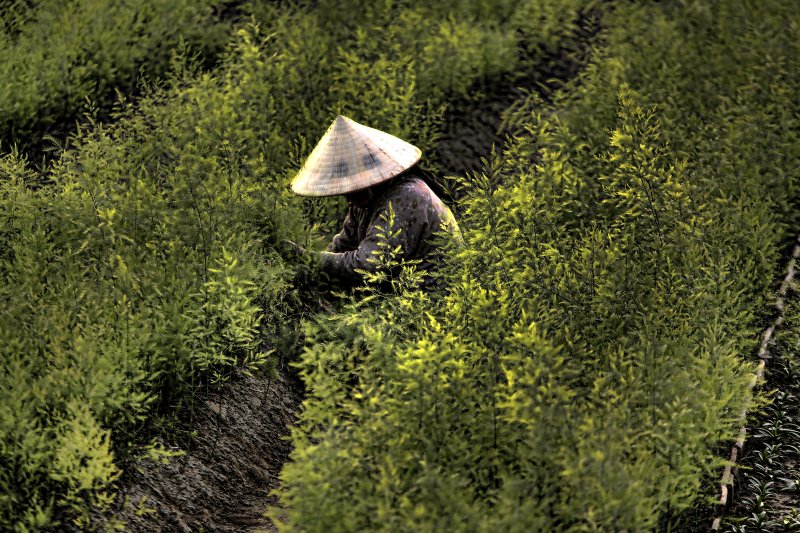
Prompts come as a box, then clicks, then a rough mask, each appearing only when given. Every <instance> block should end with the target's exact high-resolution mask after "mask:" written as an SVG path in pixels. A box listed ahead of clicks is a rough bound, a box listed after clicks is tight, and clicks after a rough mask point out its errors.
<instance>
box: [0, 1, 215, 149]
mask: <svg viewBox="0 0 800 533" xmlns="http://www.w3.org/2000/svg"><path fill="white" fill-rule="evenodd" d="M220 4H221V3H220V2H217V1H215V0H203V1H200V2H197V1H187V0H182V1H179V2H174V1H169V2H165V1H163V0H136V1H134V2H123V3H119V2H113V1H108V0H79V1H70V2H60V1H53V0H42V1H38V2H21V1H19V2H17V1H14V2H11V5H10V6H9V7H8V9H5V8H4V9H3V12H2V13H0V30H3V31H0V80H2V81H0V110H1V111H0V140H2V141H3V144H4V145H5V146H9V145H13V144H17V145H19V146H20V148H22V149H25V150H27V149H30V148H36V147H37V146H38V144H39V143H41V142H42V137H43V135H45V134H47V133H48V132H50V133H56V134H60V135H64V133H65V132H64V130H65V129H66V130H71V129H72V128H71V126H70V124H71V123H72V122H74V121H75V120H76V119H77V118H78V117H79V114H80V111H81V109H82V108H84V107H85V106H87V104H90V105H95V106H100V107H101V108H103V109H108V108H110V107H111V104H112V103H113V100H114V99H115V91H120V92H123V93H129V92H131V91H133V90H134V89H135V88H136V84H137V82H138V80H139V79H140V77H141V75H142V74H144V75H145V76H148V77H152V78H160V77H162V76H164V75H165V74H166V73H167V71H168V70H169V66H170V64H169V61H170V56H171V55H172V53H173V50H175V49H176V48H178V47H180V46H188V47H191V48H193V49H196V50H198V51H200V52H201V53H203V55H204V56H205V57H208V58H212V57H213V56H214V55H215V54H216V53H218V52H219V51H221V49H222V47H223V46H224V44H225V42H226V40H227V39H228V33H229V31H230V26H229V25H228V24H226V23H224V22H221V21H219V20H217V19H216V18H215V15H214V9H215V8H218V7H219V6H220ZM65 126H66V127H65Z"/></svg>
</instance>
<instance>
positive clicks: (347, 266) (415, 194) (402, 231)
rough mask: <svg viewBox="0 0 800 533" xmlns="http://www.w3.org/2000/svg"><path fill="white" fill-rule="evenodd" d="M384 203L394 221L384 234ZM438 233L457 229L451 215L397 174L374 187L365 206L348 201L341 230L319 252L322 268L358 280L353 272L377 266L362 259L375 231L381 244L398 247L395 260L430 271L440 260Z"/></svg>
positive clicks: (370, 250) (374, 245)
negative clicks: (375, 190)
mask: <svg viewBox="0 0 800 533" xmlns="http://www.w3.org/2000/svg"><path fill="white" fill-rule="evenodd" d="M390 205H391V207H392V209H393V211H394V224H393V226H392V228H391V229H390V231H388V232H387V219H388V216H389V206H390ZM397 230H399V231H397ZM442 231H449V232H457V231H458V225H457V224H456V220H455V218H454V217H453V213H452V212H451V211H450V209H449V208H448V207H447V206H446V205H444V203H443V202H442V201H441V200H440V199H439V197H438V196H436V194H435V193H434V192H433V191H432V190H431V189H430V187H428V185H427V184H426V183H425V182H424V181H423V180H422V179H420V178H419V177H417V176H414V175H408V176H401V177H399V178H395V179H394V180H392V181H391V182H389V184H388V185H387V186H386V187H385V188H380V189H379V190H378V192H377V194H376V197H375V199H374V200H373V201H372V202H371V204H370V205H368V206H367V207H364V208H359V207H356V206H353V205H352V204H351V205H350V207H349V209H348V211H347V216H346V217H345V220H344V227H343V228H342V231H341V232H339V234H338V235H336V236H335V237H334V238H333V241H331V243H330V244H329V245H328V251H327V252H323V253H322V258H321V262H322V268H323V269H324V270H326V271H327V272H329V273H331V274H334V275H337V276H340V277H343V278H349V279H353V280H360V279H361V275H360V274H358V273H357V272H356V270H357V269H361V270H366V271H370V272H374V271H375V270H376V268H377V265H375V264H374V263H373V262H370V261H368V259H369V258H370V257H372V256H373V254H375V252H376V251H379V250H380V248H381V247H380V246H379V245H378V243H379V242H380V241H381V234H384V235H387V234H388V235H389V238H388V239H385V242H387V243H388V244H389V247H390V248H391V249H394V248H395V247H399V252H398V254H397V257H396V259H398V260H400V259H404V260H414V259H418V260H420V263H419V265H418V266H417V268H418V269H421V270H424V271H427V272H430V271H432V270H434V269H435V268H436V266H437V265H438V264H439V263H440V262H441V259H442V258H441V255H440V253H439V252H438V250H437V246H436V241H437V237H436V234H437V233H440V232H442Z"/></svg>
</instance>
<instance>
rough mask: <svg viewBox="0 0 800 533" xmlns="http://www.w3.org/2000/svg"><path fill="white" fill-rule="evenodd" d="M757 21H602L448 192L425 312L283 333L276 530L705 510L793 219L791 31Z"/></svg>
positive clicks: (734, 15) (774, 8)
mask: <svg viewBox="0 0 800 533" xmlns="http://www.w3.org/2000/svg"><path fill="white" fill-rule="evenodd" d="M767 4H768V7H767V5H765V4H764V3H763V2H759V3H756V2H727V3H725V2H723V3H713V4H710V3H708V2H702V1H697V2H692V1H688V2H680V3H667V4H666V5H664V4H663V3H659V4H656V3H653V4H649V3H648V4H644V5H640V6H633V5H630V4H620V5H618V6H616V9H615V11H614V12H613V14H609V15H608V16H607V17H606V19H604V24H605V25H606V26H607V29H606V31H605V33H604V35H603V40H604V41H605V42H606V46H607V48H605V49H604V50H602V51H598V54H599V55H598V56H597V58H596V59H595V61H594V62H593V63H592V64H591V65H590V66H589V68H588V69H587V70H586V72H585V73H584V74H583V75H582V76H581V77H580V78H579V79H578V80H576V81H575V82H574V83H572V84H571V85H570V86H568V89H569V90H568V91H566V92H564V93H562V95H563V96H561V97H560V98H558V99H556V102H555V103H554V104H553V105H552V106H545V105H544V104H542V103H541V102H538V101H537V100H536V99H535V98H531V101H530V102H528V103H527V104H526V105H522V106H520V108H519V109H518V111H517V112H516V113H515V114H514V115H513V116H511V117H509V123H510V124H512V125H513V127H514V131H515V135H514V139H513V140H512V142H510V144H509V145H508V147H507V148H506V150H505V151H504V152H503V153H502V154H501V155H500V156H499V157H497V158H494V159H492V160H491V161H487V165H486V169H485V171H484V172H482V173H480V174H478V175H475V176H468V177H466V178H462V179H460V184H461V185H462V187H463V189H464V197H463V200H462V202H461V204H460V206H459V211H460V218H459V224H460V226H461V229H462V232H463V237H464V242H463V243H457V242H454V243H452V244H451V252H450V255H451V257H452V260H451V261H450V264H449V266H448V272H447V274H446V276H445V278H444V280H443V282H444V283H445V285H446V290H445V291H444V294H434V295H427V294H424V293H420V292H419V291H416V290H410V289H409V290H400V291H398V292H397V293H396V294H393V295H392V294H390V295H383V296H376V297H374V298H373V299H371V300H370V301H369V302H367V303H366V304H365V303H358V304H356V303H351V304H349V306H348V307H345V309H344V310H343V312H342V313H341V314H339V315H336V316H333V317H330V318H329V319H320V320H317V321H315V322H313V323H310V324H309V325H308V326H307V328H308V331H307V334H308V338H309V344H308V345H307V348H306V350H305V352H304V354H303V356H302V360H301V362H300V363H299V365H300V369H301V374H302V375H303V377H304V379H305V380H306V383H307V384H308V386H309V389H310V394H309V398H308V399H307V400H306V403H305V410H304V412H303V415H302V418H301V423H300V425H299V427H298V428H297V429H296V430H295V431H294V442H295V445H296V450H295V452H294V456H293V462H291V463H289V464H288V465H287V466H286V467H285V469H284V473H283V481H284V487H283V489H282V491H281V494H282V497H283V503H284V505H283V508H282V510H281V512H282V513H288V523H287V524H285V527H286V528H287V529H302V530H306V531H362V530H369V531H372V530H386V531H551V530H576V531H587V530H592V531H618V530H629V531H640V530H652V529H655V528H657V527H666V526H667V525H668V524H669V523H670V521H671V520H672V519H673V517H674V516H675V514H676V513H678V512H680V511H681V510H683V509H686V508H687V507H688V506H691V505H692V504H693V503H695V502H697V501H698V499H700V498H702V497H703V496H704V494H705V493H704V492H703V487H702V481H703V479H704V478H706V477H707V476H710V475H716V474H717V472H716V470H715V467H718V466H720V465H721V463H722V460H721V459H720V458H717V457H716V456H715V455H714V452H713V450H714V446H715V445H716V444H717V443H719V442H720V441H724V440H725V439H728V438H730V437H731V436H732V433H733V431H734V430H735V428H734V427H733V426H734V425H735V422H736V419H737V417H738V415H739V413H740V412H741V409H742V408H743V406H744V405H745V403H746V402H747V400H748V398H747V395H746V389H747V382H748V380H749V379H750V373H751V372H752V369H753V365H752V364H750V363H747V362H746V360H745V357H746V356H747V354H749V353H751V351H752V350H753V348H754V347H755V345H756V341H757V333H758V331H759V329H760V328H759V320H758V316H756V315H754V313H755V312H758V311H759V310H760V309H763V308H764V304H765V303H766V301H767V300H768V298H769V288H770V284H771V282H772V279H773V276H774V274H775V272H776V263H777V257H778V254H777V250H778V248H779V246H780V245H781V243H782V242H783V240H784V239H785V238H786V237H787V231H786V226H785V225H784V221H786V223H792V224H796V222H797V215H796V209H793V208H792V206H795V205H796V203H797V201H798V195H797V187H798V170H800V148H799V147H800V143H798V138H797V136H798V131H800V130H798V123H797V121H798V117H799V116H800V109H798V106H800V101H798V100H797V99H796V98H794V95H796V94H797V93H798V91H800V76H799V75H798V73H800V64H798V59H797V58H800V49H798V46H800V45H799V44H798V43H800V35H798V28H799V27H800V20H798V12H797V10H796V6H794V2H791V1H788V0H785V1H781V0H775V1H772V2H768V3H767ZM779 221H781V222H779ZM706 495H708V496H711V492H710V491H709V492H708V493H707V494H706Z"/></svg>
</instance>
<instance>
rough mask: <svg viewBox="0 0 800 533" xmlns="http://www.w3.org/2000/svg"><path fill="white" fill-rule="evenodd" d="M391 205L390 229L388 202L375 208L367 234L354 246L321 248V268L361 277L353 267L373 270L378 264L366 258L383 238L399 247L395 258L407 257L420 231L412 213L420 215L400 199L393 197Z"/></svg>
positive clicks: (342, 275) (357, 278)
mask: <svg viewBox="0 0 800 533" xmlns="http://www.w3.org/2000/svg"><path fill="white" fill-rule="evenodd" d="M392 208H393V210H394V224H393V225H392V228H391V231H387V229H388V228H387V221H388V218H389V205H388V203H387V204H386V205H385V206H381V207H380V208H378V209H376V210H375V213H374V214H373V216H372V220H371V221H370V226H369V229H368V230H367V234H366V236H365V237H364V239H363V240H362V241H361V242H360V243H359V244H358V247H357V248H356V249H354V250H349V251H345V252H339V253H332V252H322V256H321V257H320V263H321V267H322V269H323V270H325V271H327V272H329V273H331V274H333V275H336V276H339V277H343V278H349V279H355V280H360V279H361V274H359V273H358V272H356V270H365V271H367V272H375V271H376V269H377V268H378V265H376V264H375V262H374V260H373V261H370V260H369V259H370V258H371V257H373V255H374V254H375V252H377V251H379V250H380V248H381V247H380V246H378V243H379V242H380V241H381V240H382V239H384V238H385V239H386V242H387V243H388V245H389V248H390V249H394V248H396V247H398V246H399V247H400V250H399V255H398V257H397V259H407V258H408V257H409V256H410V255H411V253H412V252H413V250H414V249H415V247H416V241H417V238H418V236H419V233H420V231H419V230H420V228H419V225H418V224H413V223H412V221H414V220H415V217H414V215H415V214H416V215H417V216H419V213H413V212H411V211H412V206H411V205H410V204H409V203H407V202H404V201H403V199H397V198H395V199H392ZM382 235H383V237H382Z"/></svg>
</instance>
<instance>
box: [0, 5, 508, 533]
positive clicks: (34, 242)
mask: <svg viewBox="0 0 800 533" xmlns="http://www.w3.org/2000/svg"><path fill="white" fill-rule="evenodd" d="M14 5H15V6H17V5H18V4H17V3H15V4H14ZM19 5H22V4H19ZM213 5H214V4H209V3H200V4H197V3H192V4H191V6H190V5H189V4H186V5H183V4H178V5H177V6H176V5H175V4H174V3H172V4H170V6H169V10H170V12H169V13H165V12H163V10H164V9H167V6H166V4H164V5H162V4H161V3H152V2H144V3H142V2H140V3H135V4H126V5H125V6H116V4H114V5H113V6H112V5H111V4H105V3H97V2H73V3H68V4H65V5H63V6H62V5H60V4H59V6H58V7H57V8H56V7H54V6H52V7H53V9H49V10H48V9H46V8H47V7H48V6H49V4H47V3H46V2H45V3H41V4H40V5H39V7H38V8H37V9H36V10H33V11H30V12H26V11H25V10H24V9H21V10H17V11H14V13H16V14H17V15H19V16H17V15H14V16H15V17H16V18H14V19H13V20H12V18H10V17H11V15H9V16H8V17H7V18H4V24H5V26H4V27H5V28H6V33H5V34H4V36H3V37H2V38H3V39H5V41H4V42H5V43H7V44H8V45H9V46H8V47H6V48H4V49H3V50H4V53H6V54H9V55H8V56H7V60H5V61H3V60H0V65H4V67H0V68H6V69H7V70H8V72H11V70H12V65H14V64H16V63H14V61H15V60H16V59H13V58H12V56H11V55H10V54H12V53H13V54H16V55H15V56H14V57H18V58H20V60H21V61H28V62H29V63H30V64H31V65H38V68H37V69H34V70H26V69H27V67H26V68H23V69H16V67H14V69H16V70H14V72H16V73H18V74H19V76H17V77H15V76H7V77H5V78H4V79H5V81H6V83H7V84H8V83H11V84H12V85H13V87H11V86H9V87H11V88H10V89H9V90H6V91H2V93H3V94H4V95H5V96H6V97H7V98H12V99H17V100H14V102H16V103H14V104H13V105H8V106H6V105H1V106H0V109H3V110H7V109H10V110H11V111H12V113H13V118H7V122H6V123H5V124H6V125H5V126H3V128H4V130H5V131H11V133H10V134H9V135H11V137H12V138H19V139H23V140H24V139H28V138H29V137H28V135H29V134H30V133H31V131H33V129H35V128H39V127H45V128H46V127H48V124H47V120H50V118H48V117H60V116H64V115H62V112H63V113H67V114H69V113H74V112H75V110H76V109H77V106H79V105H81V103H82V102H83V99H84V97H85V96H89V97H90V98H97V99H98V100H100V99H101V98H102V97H101V96H100V95H102V94H105V91H106V90H107V89H110V88H112V87H117V88H119V87H123V88H124V87H125V86H126V84H128V83H132V80H133V79H134V74H135V70H136V68H138V65H139V63H140V62H142V61H143V60H144V59H143V58H144V55H145V54H149V53H154V52H153V51H154V50H155V49H158V50H159V51H158V52H157V53H155V55H154V57H153V63H152V64H150V63H148V65H149V66H148V69H150V70H148V72H149V73H153V74H154V73H156V72H165V70H164V69H166V68H167V67H166V64H167V63H168V64H169V69H170V74H169V75H167V76H166V77H165V79H164V80H163V81H161V82H153V83H151V84H145V85H143V86H142V91H143V92H144V94H143V96H142V97H141V98H137V99H135V100H126V99H125V98H124V97H120V98H119V100H118V102H117V103H116V104H115V105H114V106H113V108H111V109H110V110H107V111H103V112H102V113H101V115H102V117H99V116H98V115H95V114H93V113H92V112H91V111H90V112H89V113H87V115H86V120H85V123H84V124H83V125H82V126H80V127H79V128H78V129H77V131H76V132H75V133H74V134H73V135H71V136H70V137H69V138H68V139H66V140H65V141H63V146H62V149H61V151H60V152H59V153H58V154H57V157H55V158H54V159H53V160H52V161H51V162H50V163H49V164H48V166H47V167H46V168H44V169H43V170H41V171H39V170H34V169H32V168H31V166H30V165H29V164H28V162H27V161H26V158H25V156H24V155H21V153H20V151H19V150H13V151H12V152H11V153H9V154H6V155H5V156H3V157H2V158H0V275H1V276H2V280H3V283H2V284H0V352H2V354H1V357H0V385H2V387H1V388H0V391H2V392H0V461H1V462H2V463H3V464H4V465H8V466H7V467H5V468H4V469H3V470H2V471H0V494H1V496H0V527H3V528H16V529H25V528H28V529H39V528H43V527H48V526H50V527H52V526H54V525H56V524H55V523H54V521H55V520H56V517H57V516H58V517H64V518H65V519H68V520H73V521H74V523H75V524H76V525H77V526H79V527H85V528H90V527H92V526H94V525H95V524H91V523H90V520H89V516H90V514H89V512H88V510H89V509H90V508H91V507H92V506H101V507H102V506H103V505H105V504H107V503H108V501H109V499H110V494H111V493H112V492H113V482H114V480H115V479H116V478H117V476H118V466H115V463H114V462H113V461H114V460H115V459H117V460H118V459H119V458H121V457H127V456H129V455H130V454H131V453H136V450H137V448H136V447H137V446H138V445H139V444H141V443H143V442H147V440H148V439H149V438H150V437H151V436H152V434H153V432H154V431H156V430H158V429H159V424H164V423H165V420H166V421H168V420H169V418H170V417H171V416H175V415H176V414H179V413H187V414H188V416H189V417H191V410H192V398H193V397H194V396H195V393H196V391H197V388H198V387H200V386H203V385H205V384H208V383H211V382H215V381H219V380H222V379H225V378H226V377H227V376H228V375H229V374H230V373H231V371H232V369H233V368H235V367H244V368H256V367H259V366H262V365H265V364H266V365H268V364H269V360H270V358H269V354H270V352H271V350H280V349H285V348H286V345H287V344H288V341H287V340H286V339H288V338H294V333H295V329H296V328H297V327H298V325H297V324H294V323H292V320H291V319H290V317H292V316H293V315H294V313H295V312H296V310H297V308H298V307H299V306H301V305H302V301H301V297H300V296H299V294H298V291H300V290H303V287H300V286H298V285H296V283H297V280H298V279H301V272H302V271H303V270H304V269H306V268H307V266H306V265H304V264H303V260H302V259H298V258H297V257H295V256H293V255H291V254H287V253H285V252H284V251H283V250H284V248H283V247H282V246H281V243H282V242H283V241H286V240H291V241H293V242H299V243H302V244H306V245H307V244H312V245H313V244H314V225H315V224H316V223H318V222H319V220H317V219H314V218H313V217H310V216H305V215H304V214H303V210H304V209H307V208H308V207H309V206H315V205H316V206H317V207H319V204H314V203H313V202H308V201H301V200H300V199H298V198H296V197H294V196H293V195H291V194H290V193H289V191H288V187H287V185H288V183H287V180H288V178H289V177H290V176H291V175H292V173H293V172H294V171H296V169H297V167H298V164H299V162H300V159H301V156H302V155H304V154H306V153H307V152H308V150H309V149H310V147H311V143H312V142H313V141H314V140H315V139H317V138H318V137H319V136H320V135H321V134H322V132H323V131H324V128H325V127H326V126H327V125H328V124H329V122H330V120H332V119H333V118H334V116H335V114H336V113H340V112H344V113H348V114H350V115H352V116H353V118H355V119H357V120H361V121H363V122H365V123H368V124H370V125H372V126H375V127H378V128H381V129H384V130H387V131H390V132H392V133H395V134H398V135H401V136H403V137H406V138H408V139H409V140H410V141H412V142H414V143H416V144H418V145H420V146H421V147H422V148H423V149H429V148H430V147H432V146H433V145H434V143H435V141H436V138H437V135H438V132H439V130H440V128H441V111H442V109H443V106H444V105H445V104H446V98H447V97H448V96H449V95H451V94H453V92H456V93H458V92H463V91H465V90H466V88H467V87H469V86H470V85H471V84H472V83H473V82H474V81H475V80H477V79H479V78H481V77H484V76H489V75H493V73H497V72H499V71H502V70H503V69H506V70H510V69H513V68H514V65H515V63H514V61H513V60H512V57H513V55H514V53H513V51H514V50H515V49H514V47H515V46H516V45H517V43H516V41H514V40H512V39H510V38H506V37H503V35H504V29H503V25H502V24H503V22H502V19H501V18H497V19H494V21H490V22H487V23H486V25H478V26H475V27H473V26H472V25H471V23H472V22H473V21H474V20H475V13H473V14H464V15H463V18H462V16H461V15H459V14H452V15H451V14H448V13H447V12H443V11H436V10H435V8H433V7H430V6H427V5H426V3H422V2H417V3H413V4H412V5H405V6H399V5H396V6H395V5H390V4H383V3H380V4H376V3H373V2H361V3H359V4H358V6H357V7H359V8H363V9H370V10H373V14H374V15H375V16H374V17H372V18H369V17H367V18H364V19H360V20H361V22H358V27H356V28H348V29H347V30H346V31H345V30H343V29H342V28H339V27H338V26H337V23H336V20H329V19H327V18H326V16H325V14H326V12H327V11H326V9H328V8H329V7H330V6H332V5H334V4H332V3H331V4H327V3H325V2H321V3H320V5H319V6H318V8H316V9H312V8H306V7H302V6H299V7H298V6H287V5H284V6H281V5H277V4H274V3H259V4H254V5H251V6H248V7H246V9H249V10H251V11H252V13H253V15H254V19H255V20H256V21H260V22H253V23H251V24H249V25H246V26H244V27H241V28H239V29H238V30H237V31H236V32H235V34H234V35H233V37H232V39H231V41H230V42H229V43H228V45H227V47H226V48H225V50H224V52H222V54H221V56H220V64H219V66H218V67H217V68H215V69H212V70H210V71H204V70H203V69H202V68H200V66H199V65H198V60H195V59H193V57H195V56H194V52H193V51H192V49H191V48H190V47H186V46H183V47H182V46H178V47H177V49H174V48H175V47H174V46H173V43H176V42H179V41H180V39H181V36H183V38H184V39H186V40H187V41H189V42H190V43H194V41H192V39H193V37H191V36H197V39H198V43H199V45H200V46H201V47H202V45H206V46H207V47H208V48H209V49H212V48H214V47H216V46H217V44H218V40H217V39H218V38H219V34H218V33H217V30H218V29H219V28H218V27H217V26H213V28H212V29H210V30H209V27H208V24H207V21H208V18H207V16H208V14H209V9H210V7H211V6H213ZM509 9H510V8H509ZM92 12H98V13H102V14H103V16H104V17H106V19H104V20H96V19H94V18H92V17H88V14H89V13H92ZM9 13H11V11H9ZM159 14H160V15H159ZM432 14H434V15H435V16H433V15H432ZM151 15H152V16H153V18H152V19H151V18H149V17H150V16H151ZM395 15H397V16H398V18H397V20H398V21H399V22H398V23H397V24H394V25H392V26H391V27H392V30H391V32H392V33H390V34H389V35H388V36H386V38H375V36H380V35H382V33H381V32H383V31H384V29H383V27H382V26H381V25H380V24H379V22H380V21H381V20H383V19H386V18H391V17H394V16H395ZM428 15H431V16H428ZM338 16H339V17H340V18H341V17H343V16H344V13H339V15H338ZM382 17H383V18H382ZM58 21H61V22H58ZM109 21H110V22H109ZM422 23H424V24H422ZM67 27H69V28H70V31H69V32H68V33H69V35H67V34H66V33H63V32H66V31H67ZM54 28H55V29H54ZM131 28H132V29H131ZM351 30H352V31H351ZM131 31H134V32H138V33H142V32H143V33H144V36H145V37H146V38H141V39H139V41H138V45H137V47H133V48H130V47H126V46H124V43H126V42H127V41H126V39H130V38H131V35H133V34H132V33H131ZM206 31H208V34H206V33H205V32H206ZM219 31H222V30H221V29H219ZM441 31H444V32H445V33H444V34H442V33H441ZM448 32H449V33H448ZM44 35H48V37H49V38H50V39H52V41H51V42H56V41H58V39H65V43H64V44H63V46H61V47H60V48H59V50H60V52H59V53H61V52H63V54H64V55H63V56H59V55H58V54H52V55H50V54H45V53H44V51H43V47H42V45H41V39H43V37H42V36H44ZM442 35H445V37H446V38H447V39H450V38H453V37H454V36H455V37H456V38H458V39H462V41H461V44H460V45H458V46H453V47H452V48H451V52H453V53H454V54H455V55H454V56H452V57H450V56H449V55H442V53H441V50H440V48H439V46H438V44H437V43H440V42H441V39H442V38H443V37H442ZM165 36H168V37H165ZM137 39H138V38H137ZM490 41H491V42H496V43H498V44H497V50H498V54H499V55H498V56H497V57H494V56H493V57H488V56H486V55H485V53H484V52H483V51H482V50H481V49H482V47H484V45H485V44H486V43H487V42H490ZM159 43H163V44H159ZM12 44H13V46H11V45H12ZM194 48H195V49H196V48H197V46H196V45H195V46H194ZM12 49H13V50H14V51H13V52H12V51H11V50H12ZM23 50H26V51H28V52H29V53H27V52H26V54H23V53H21V51H23ZM501 52H502V53H501ZM449 53H450V52H448V54H449ZM37 54H39V55H37ZM36 58H39V59H36ZM12 59H13V60H12ZM51 61H54V62H55V63H52V64H51V63H50V62H51ZM200 61H202V56H201V58H200ZM26 64H27V63H26ZM65 65H66V66H65ZM75 65H78V66H79V68H73V67H74V66H75ZM62 67H63V68H66V69H70V72H72V76H73V78H71V79H70V81H69V83H62V82H61V78H60V74H59V73H60V72H62V71H61V70H59V69H61V68H62ZM131 69H133V70H131ZM53 80H57V81H59V82H58V83H56V82H54V81H53ZM420 80H424V81H420ZM14 84H18V85H19V87H18V86H17V85H14ZM22 86H25V87H28V86H31V87H36V88H37V90H33V89H31V90H30V91H28V92H27V93H26V92H23V91H21V90H18V89H20V87H22ZM12 89H13V90H12ZM62 107H63V109H62ZM8 117H12V115H8ZM34 117H41V120H43V122H36V120H39V119H38V118H37V119H36V120H34ZM100 118H102V120H100ZM2 120H6V119H2ZM9 124H14V127H13V128H11V126H9ZM9 128H10V129H9ZM322 209H323V210H324V209H328V207H326V206H323V207H322ZM419 298H420V300H419V301H420V305H421V303H422V302H424V301H425V298H426V297H425V296H424V295H420V296H419ZM413 309H414V307H413V306H411V307H409V306H408V305H406V306H403V307H401V308H399V309H398V310H397V312H398V313H402V316H403V317H406V318H403V319H402V322H406V321H407V320H408V317H410V316H411V314H412V310H413ZM398 320H400V315H398ZM385 353H386V354H387V355H388V354H389V352H385Z"/></svg>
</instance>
